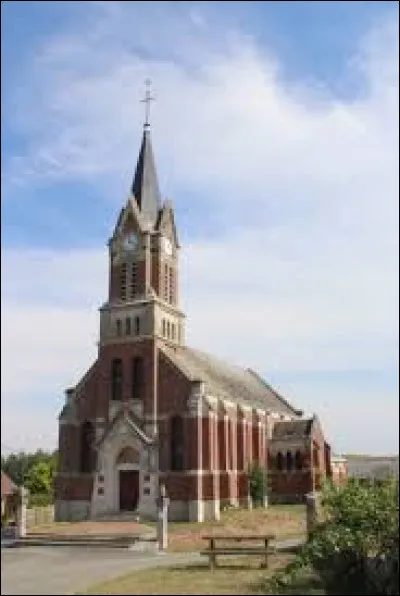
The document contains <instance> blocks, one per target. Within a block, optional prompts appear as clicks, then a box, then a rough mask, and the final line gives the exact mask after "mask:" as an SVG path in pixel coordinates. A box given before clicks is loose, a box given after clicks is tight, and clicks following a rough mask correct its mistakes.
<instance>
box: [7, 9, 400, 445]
mask: <svg viewBox="0 0 400 596" xmlns="http://www.w3.org/2000/svg"><path fill="white" fill-rule="evenodd" d="M1 11H2V138H1V140H2V322H3V325H2V373H3V374H2V435H3V439H2V440H3V441H4V443H5V444H8V445H11V446H15V447H28V448H34V447H36V446H45V447H46V446H53V445H54V444H55V441H56V434H57V424H56V416H57V412H58V411H59V409H60V407H61V404H62V402H63V389H64V387H66V386H69V385H71V384H73V383H75V382H76V381H77V380H78V379H79V376H80V375H81V374H82V373H83V372H84V370H85V367H87V366H88V365H89V364H90V362H91V360H92V359H93V358H94V357H95V344H96V339H97V325H98V319H97V307H98V306H99V305H100V304H101V303H102V301H103V300H104V299H105V295H106V288H107V259H106V248H105V247H106V241H107V239H108V237H109V235H110V233H111V231H112V228H113V225H114V222H115V218H116V216H117V213H118V210H119V208H120V206H121V205H122V204H123V202H124V201H125V200H126V197H127V192H128V189H129V183H130V177H131V176H132V173H133V170H134V166H135V161H136V156H137V151H138V145H139V142H140V135H141V123H142V120H143V106H142V105H141V104H140V102H139V100H140V98H141V96H142V94H143V81H144V79H145V78H146V77H148V76H149V77H151V78H152V80H153V85H154V92H155V94H156V97H157V101H156V102H155V105H154V106H152V134H153V140H154V148H155V153H156V159H157V165H158V170H159V176H160V181H161V186H162V191H163V193H164V194H165V196H167V197H168V198H172V199H173V201H174V204H175V208H176V217H177V222H178V226H179V231H180V237H181V241H182V244H183V250H182V296H183V305H184V307H185V309H186V311H187V314H188V341H189V342H190V344H191V345H194V346H196V347H199V348H202V349H204V350H208V351H210V352H214V353H216V354H217V355H219V356H221V357H223V358H226V359H228V360H229V359H230V360H233V361H234V362H237V363H239V364H243V365H247V366H252V367H253V368H256V369H257V370H259V371H260V372H261V373H262V374H263V375H264V376H265V377H266V378H267V379H268V380H269V381H270V382H272V383H275V384H276V385H277V386H278V388H279V389H280V390H281V391H282V392H283V393H285V394H286V395H287V396H288V397H289V398H290V399H291V400H292V401H294V402H295V403H296V405H298V406H299V407H302V408H304V409H305V410H306V411H307V412H316V413H317V414H319V415H320V417H321V419H322V421H323V424H324V426H325V428H326V432H327V435H328V439H329V440H330V441H331V442H332V445H333V448H334V450H336V451H353V452H354V451H358V452H360V451H364V452H365V451H368V452H371V453H389V452H397V451H398V422H397V419H398V315H397V305H398V257H397V254H398V223H397V222H398V50H397V47H398V3H397V2H235V3H233V2H201V3H195V2H170V3H169V2H162V3H159V2H112V3H111V2H7V1H6V2H2V6H1ZM372 437H373V439H372Z"/></svg>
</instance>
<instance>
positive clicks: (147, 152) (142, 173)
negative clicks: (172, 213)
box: [132, 127, 161, 224]
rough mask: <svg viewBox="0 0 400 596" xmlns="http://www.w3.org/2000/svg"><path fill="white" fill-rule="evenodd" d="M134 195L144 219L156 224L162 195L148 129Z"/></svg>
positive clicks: (141, 150) (141, 153)
mask: <svg viewBox="0 0 400 596" xmlns="http://www.w3.org/2000/svg"><path fill="white" fill-rule="evenodd" d="M132 194H133V195H134V196H135V199H136V202H137V204H138V207H139V209H140V211H141V213H142V215H143V217H144V218H145V219H147V220H148V221H150V222H151V223H153V224H154V223H155V222H156V220H157V216H158V212H159V210H160V208H161V195H160V190H159V187H158V180H157V172H156V166H155V163H154V155H153V149H152V147H151V139H150V131H149V129H148V127H145V129H144V131H143V138H142V144H141V147H140V152H139V158H138V161H137V166H136V172H135V176H134V178H133V183H132Z"/></svg>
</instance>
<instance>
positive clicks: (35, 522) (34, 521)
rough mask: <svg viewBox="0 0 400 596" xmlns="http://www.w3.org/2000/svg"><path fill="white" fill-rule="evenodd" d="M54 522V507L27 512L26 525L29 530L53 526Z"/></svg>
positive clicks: (37, 508) (36, 508)
mask: <svg viewBox="0 0 400 596" xmlns="http://www.w3.org/2000/svg"><path fill="white" fill-rule="evenodd" d="M53 521H54V506H53V505H48V506H47V507H32V508H31V509H28V510H27V512H26V525H27V528H28V529H29V528H32V527H33V526H41V525H44V524H51V523H52V522H53Z"/></svg>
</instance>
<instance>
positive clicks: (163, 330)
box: [162, 319, 166, 337]
mask: <svg viewBox="0 0 400 596" xmlns="http://www.w3.org/2000/svg"><path fill="white" fill-rule="evenodd" d="M162 334H163V337H165V335H166V325H165V319H163V320H162Z"/></svg>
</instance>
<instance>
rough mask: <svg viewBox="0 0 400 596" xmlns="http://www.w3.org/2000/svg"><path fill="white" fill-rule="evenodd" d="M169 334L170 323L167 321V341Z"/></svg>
mask: <svg viewBox="0 0 400 596" xmlns="http://www.w3.org/2000/svg"><path fill="white" fill-rule="evenodd" d="M170 333H171V323H170V322H169V321H167V337H168V339H169V336H170Z"/></svg>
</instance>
